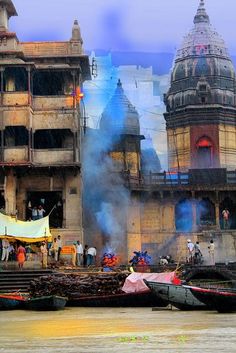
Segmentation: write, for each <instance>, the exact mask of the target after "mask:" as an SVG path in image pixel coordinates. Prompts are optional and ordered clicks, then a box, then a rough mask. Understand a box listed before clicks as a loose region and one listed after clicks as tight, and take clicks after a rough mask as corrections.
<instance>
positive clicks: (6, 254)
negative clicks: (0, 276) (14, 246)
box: [2, 238, 10, 261]
mask: <svg viewBox="0 0 236 353" xmlns="http://www.w3.org/2000/svg"><path fill="white" fill-rule="evenodd" d="M9 249H10V243H9V241H8V239H7V238H4V239H2V261H8V257H9Z"/></svg>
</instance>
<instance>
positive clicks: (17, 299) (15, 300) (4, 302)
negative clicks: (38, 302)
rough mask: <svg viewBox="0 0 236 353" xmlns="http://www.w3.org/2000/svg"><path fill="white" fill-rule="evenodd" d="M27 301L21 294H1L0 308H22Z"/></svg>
mask: <svg viewBox="0 0 236 353" xmlns="http://www.w3.org/2000/svg"><path fill="white" fill-rule="evenodd" d="M25 301H26V299H25V298H24V297H22V296H21V295H19V294H0V310H11V309H20V308H21V307H23V304H24V303H25Z"/></svg>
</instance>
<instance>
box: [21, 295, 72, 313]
mask: <svg viewBox="0 0 236 353" xmlns="http://www.w3.org/2000/svg"><path fill="white" fill-rule="evenodd" d="M67 300H68V298H66V297H59V296H57V295H50V296H42V297H35V298H30V299H29V300H27V301H26V302H25V305H24V307H25V309H29V310H41V311H43V310H45V311H46V310H48V311H49V310H60V309H63V308H64V307H65V305H66V302H67Z"/></svg>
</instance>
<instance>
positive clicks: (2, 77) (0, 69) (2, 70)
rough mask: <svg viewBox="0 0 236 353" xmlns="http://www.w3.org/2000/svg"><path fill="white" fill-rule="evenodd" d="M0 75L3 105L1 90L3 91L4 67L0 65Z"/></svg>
mask: <svg viewBox="0 0 236 353" xmlns="http://www.w3.org/2000/svg"><path fill="white" fill-rule="evenodd" d="M0 75H1V85H0V90H1V105H3V92H4V86H3V83H4V69H3V68H2V67H1V68H0Z"/></svg>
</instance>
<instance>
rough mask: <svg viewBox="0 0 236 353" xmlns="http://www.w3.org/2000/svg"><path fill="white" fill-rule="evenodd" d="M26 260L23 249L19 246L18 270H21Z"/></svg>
mask: <svg viewBox="0 0 236 353" xmlns="http://www.w3.org/2000/svg"><path fill="white" fill-rule="evenodd" d="M25 258H26V251H25V248H24V247H23V246H22V245H21V244H20V245H19V247H18V249H17V261H18V266H19V269H20V270H22V268H23V265H24V262H25Z"/></svg>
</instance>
